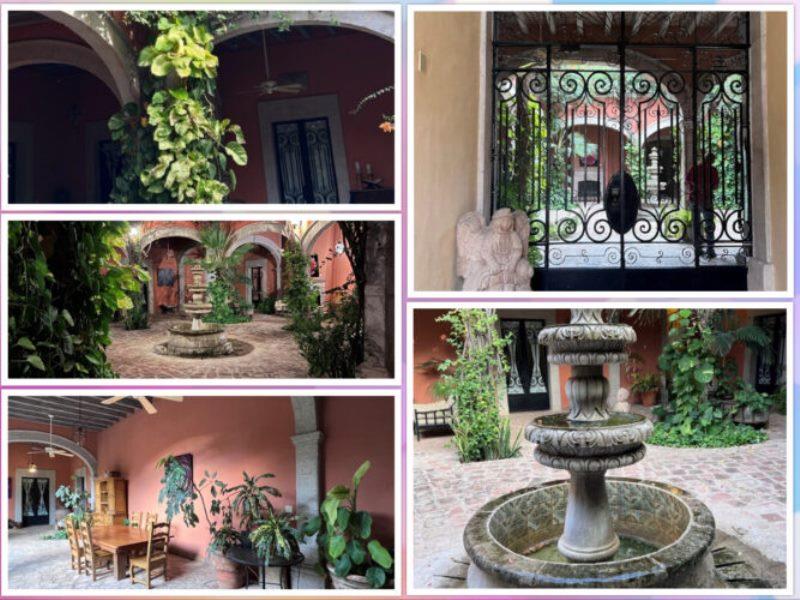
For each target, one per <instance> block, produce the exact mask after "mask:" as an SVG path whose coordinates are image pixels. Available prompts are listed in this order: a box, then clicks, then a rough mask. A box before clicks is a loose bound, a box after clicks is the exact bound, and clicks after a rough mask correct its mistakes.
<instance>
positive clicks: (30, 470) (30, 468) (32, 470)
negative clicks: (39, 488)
mask: <svg viewBox="0 0 800 600" xmlns="http://www.w3.org/2000/svg"><path fill="white" fill-rule="evenodd" d="M37 470H38V467H37V466H36V463H35V462H33V459H31V460H30V462H29V463H28V473H36V471H37Z"/></svg>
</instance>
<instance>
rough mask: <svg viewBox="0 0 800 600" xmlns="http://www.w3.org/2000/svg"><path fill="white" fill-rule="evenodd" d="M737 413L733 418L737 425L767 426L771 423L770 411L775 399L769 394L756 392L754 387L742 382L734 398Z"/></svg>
mask: <svg viewBox="0 0 800 600" xmlns="http://www.w3.org/2000/svg"><path fill="white" fill-rule="evenodd" d="M733 399H734V401H735V402H736V407H737V411H736V413H735V414H734V416H733V420H734V421H735V422H736V423H743V424H746V425H757V426H765V425H767V424H768V423H769V410H770V408H771V407H772V403H773V398H772V397H771V396H770V395H769V394H765V393H762V392H758V391H756V390H755V389H754V388H753V386H751V385H750V384H747V383H745V382H743V381H742V382H741V383H740V385H739V389H738V390H736V392H735V393H734V396H733Z"/></svg>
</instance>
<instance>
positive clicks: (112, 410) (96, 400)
mask: <svg viewBox="0 0 800 600" xmlns="http://www.w3.org/2000/svg"><path fill="white" fill-rule="evenodd" d="M24 398H30V399H32V400H41V401H49V402H58V403H61V404H62V405H63V406H65V407H66V406H71V407H74V408H75V410H76V411H77V410H78V408H80V412H81V413H84V412H85V413H91V414H99V415H107V416H114V417H120V418H124V417H127V416H130V415H132V414H133V413H134V412H136V410H137V409H138V407H139V404H138V403H137V404H136V405H135V406H130V405H128V404H122V403H121V402H118V403H117V404H113V405H105V404H101V402H102V401H103V400H105V399H106V397H105V396H102V397H100V396H91V397H79V396H25V397H23V399H24ZM134 402H135V401H134Z"/></svg>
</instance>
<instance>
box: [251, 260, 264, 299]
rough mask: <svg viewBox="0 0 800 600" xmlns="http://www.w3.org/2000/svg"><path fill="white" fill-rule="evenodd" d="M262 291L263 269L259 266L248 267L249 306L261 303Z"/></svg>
mask: <svg viewBox="0 0 800 600" xmlns="http://www.w3.org/2000/svg"><path fill="white" fill-rule="evenodd" d="M263 289H264V268H263V267H262V266H261V265H257V266H253V267H250V290H251V292H250V304H252V305H253V306H255V305H256V304H258V303H259V302H261V300H262V297H263V292H262V290H263Z"/></svg>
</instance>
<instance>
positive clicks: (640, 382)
mask: <svg viewBox="0 0 800 600" xmlns="http://www.w3.org/2000/svg"><path fill="white" fill-rule="evenodd" d="M660 387H661V386H660V383H659V377H658V374H657V373H638V374H636V375H635V376H634V377H633V382H632V383H631V392H633V393H635V394H637V395H638V396H639V398H641V400H642V404H643V405H644V406H653V405H654V404H655V403H656V393H657V392H658V390H659V388H660Z"/></svg>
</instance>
